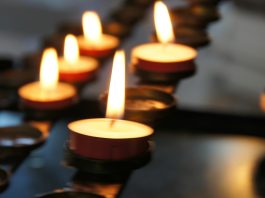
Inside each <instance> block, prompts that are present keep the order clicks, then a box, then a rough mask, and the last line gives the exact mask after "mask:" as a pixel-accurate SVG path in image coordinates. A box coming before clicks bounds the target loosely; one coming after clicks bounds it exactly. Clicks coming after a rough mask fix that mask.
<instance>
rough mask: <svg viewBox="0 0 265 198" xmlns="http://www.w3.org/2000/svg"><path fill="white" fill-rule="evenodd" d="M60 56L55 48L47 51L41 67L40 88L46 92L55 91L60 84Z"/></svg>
mask: <svg viewBox="0 0 265 198" xmlns="http://www.w3.org/2000/svg"><path fill="white" fill-rule="evenodd" d="M58 78H59V71H58V56H57V53H56V50H55V49H54V48H48V49H45V50H44V52H43V55H42V60H41V65H40V86H41V87H42V88H43V89H45V90H53V89H55V88H56V86H57V84H58Z"/></svg>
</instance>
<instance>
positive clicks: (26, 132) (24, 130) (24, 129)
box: [0, 124, 47, 151]
mask: <svg viewBox="0 0 265 198" xmlns="http://www.w3.org/2000/svg"><path fill="white" fill-rule="evenodd" d="M3 130H5V131H3ZM18 130H19V132H17V131H18ZM12 132H13V133H12ZM1 133H6V134H8V135H10V137H11V135H15V134H18V133H19V134H21V136H19V137H31V138H32V139H33V140H34V142H32V143H31V144H18V145H3V144H0V148H1V149H8V150H17V151H20V150H22V149H23V150H24V149H25V150H31V149H34V148H36V147H39V146H40V145H42V144H43V143H44V142H45V141H46V138H47V137H46V136H45V135H44V134H43V133H42V132H41V131H40V130H39V129H37V128H35V127H33V126H30V125H27V124H23V125H18V126H10V127H3V128H0V137H1V136H3V135H2V134H1ZM10 133H12V134H10ZM33 133H34V134H33ZM4 137H8V136H4ZM16 137H17V135H16ZM16 137H15V138H16ZM15 138H12V139H15Z"/></svg>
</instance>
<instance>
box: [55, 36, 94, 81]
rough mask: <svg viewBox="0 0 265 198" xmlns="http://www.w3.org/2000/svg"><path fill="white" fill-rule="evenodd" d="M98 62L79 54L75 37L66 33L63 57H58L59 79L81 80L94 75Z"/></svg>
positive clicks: (88, 78)
mask: <svg viewBox="0 0 265 198" xmlns="http://www.w3.org/2000/svg"><path fill="white" fill-rule="evenodd" d="M97 70H98V62H97V60H96V59H94V58H89V57H85V56H79V48H78V43H77V39H76V38H75V36H74V35H71V34H69V35H67V36H66V38H65V44H64V57H61V58H59V73H60V79H61V80H62V81H67V82H82V81H87V80H90V79H92V78H94V77H95V74H96V71H97Z"/></svg>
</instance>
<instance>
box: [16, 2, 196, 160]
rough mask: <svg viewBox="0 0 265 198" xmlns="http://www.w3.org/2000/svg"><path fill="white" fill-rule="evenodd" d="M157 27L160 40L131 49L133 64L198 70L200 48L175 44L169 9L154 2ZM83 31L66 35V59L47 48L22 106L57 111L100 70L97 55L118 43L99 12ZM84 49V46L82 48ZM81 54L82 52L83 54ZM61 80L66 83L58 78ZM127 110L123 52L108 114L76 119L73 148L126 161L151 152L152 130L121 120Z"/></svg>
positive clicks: (160, 70) (87, 18) (90, 15)
mask: <svg viewBox="0 0 265 198" xmlns="http://www.w3.org/2000/svg"><path fill="white" fill-rule="evenodd" d="M154 19H155V27H156V31H157V36H158V40H159V41H160V42H159V43H146V44H142V45H140V46H136V47H135V48H133V50H132V53H131V59H132V65H133V66H134V67H135V68H136V69H137V70H141V71H144V72H154V73H157V74H158V75H159V74H171V75H172V74H173V75H174V74H176V73H181V72H190V71H194V70H195V65H194V60H195V58H196V56H197V52H196V50H194V49H193V48H191V47H188V46H185V45H180V44H175V43H174V33H173V28H172V25H171V21H170V15H169V13H168V10H167V7H166V5H165V4H164V3H162V2H156V3H155V18H154ZM82 21H83V29H84V35H83V36H79V37H77V38H76V37H75V36H73V35H67V36H66V39H65V48H64V57H60V58H58V56H57V53H56V51H55V49H53V48H49V49H45V51H44V52H43V56H42V61H41V67H40V80H39V81H38V82H33V83H29V84H26V85H24V86H22V87H21V88H20V89H19V96H20V98H21V101H22V104H23V105H24V106H26V107H27V108H31V109H35V110H59V109H64V108H67V107H69V106H71V105H72V104H73V103H74V102H75V100H76V98H77V91H76V88H75V87H74V86H73V85H71V83H74V82H80V81H87V80H89V79H90V78H92V76H93V75H94V74H95V73H96V71H97V70H98V68H99V63H98V62H97V60H96V59H94V58H93V57H105V56H109V55H110V54H112V53H113V52H114V51H115V49H117V47H118V46H119V40H118V39H117V38H115V37H113V36H110V35H106V34H102V30H101V24H100V20H99V17H98V15H97V14H96V13H95V12H86V13H85V14H84V15H83V20H82ZM79 48H80V49H79ZM80 55H81V56H80ZM59 79H60V80H62V81H64V82H59ZM124 108H125V54H124V52H123V51H122V50H120V51H117V52H116V53H115V56H114V61H113V69H112V75H111V81H110V88H109V94H108V102H107V113H106V117H107V118H95V119H85V120H79V121H75V122H72V123H70V124H69V125H68V128H69V130H70V138H69V140H70V141H69V148H70V149H71V150H73V151H74V152H75V153H76V154H78V155H80V156H83V157H87V158H92V159H102V160H123V159H128V158H133V157H136V156H139V155H141V154H143V153H145V152H147V151H148V150H149V140H150V138H151V136H152V134H153V129H152V128H151V127H149V126H147V125H144V124H140V123H138V122H133V121H127V120H122V118H123V114H124Z"/></svg>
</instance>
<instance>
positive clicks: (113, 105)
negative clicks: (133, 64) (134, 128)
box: [106, 50, 125, 119]
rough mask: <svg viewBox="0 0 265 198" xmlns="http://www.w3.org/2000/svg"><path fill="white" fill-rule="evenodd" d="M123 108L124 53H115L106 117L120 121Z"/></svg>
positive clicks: (121, 51)
mask: <svg viewBox="0 0 265 198" xmlns="http://www.w3.org/2000/svg"><path fill="white" fill-rule="evenodd" d="M124 107H125V52H124V51H123V50H119V51H117V52H116V53H115V55H114V59H113V67H112V73H111V80H110V86H109V94H108V101H107V111H106V117H107V118H112V119H121V118H123V116H124Z"/></svg>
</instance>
